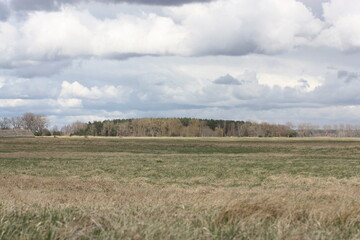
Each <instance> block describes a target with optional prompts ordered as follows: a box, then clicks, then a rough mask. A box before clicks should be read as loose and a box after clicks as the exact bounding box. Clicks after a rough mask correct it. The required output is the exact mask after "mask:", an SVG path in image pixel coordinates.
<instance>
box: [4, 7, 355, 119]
mask: <svg viewBox="0 0 360 240" xmlns="http://www.w3.org/2000/svg"><path fill="white" fill-rule="evenodd" d="M24 112H33V113H39V114H45V115H47V116H48V117H49V118H50V120H51V123H52V125H58V126H62V125H63V124H67V123H70V122H73V121H75V120H80V121H93V120H103V119H113V118H138V117H198V118H215V119H233V120H253V121H268V122H274V123H286V122H288V121H291V122H293V123H295V124H298V123H306V122H311V123H314V124H320V125H322V124H335V123H351V124H358V123H359V124H360V1H359V0H256V1H254V0H128V1H127V0H101V1H100V0H0V117H11V116H18V115H21V114H23V113H24Z"/></svg>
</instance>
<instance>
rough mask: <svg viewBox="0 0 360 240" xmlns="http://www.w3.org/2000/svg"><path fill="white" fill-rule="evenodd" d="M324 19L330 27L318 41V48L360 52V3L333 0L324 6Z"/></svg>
mask: <svg viewBox="0 0 360 240" xmlns="http://www.w3.org/2000/svg"><path fill="white" fill-rule="evenodd" d="M323 7H324V19H325V22H326V23H327V24H328V25H329V27H328V28H327V29H325V30H324V31H322V32H321V34H320V35H319V36H318V38H317V40H316V44H317V45H318V46H324V45H325V46H330V47H334V48H337V49H340V50H342V51H347V52H349V51H359V50H360V29H359V27H358V25H359V22H360V2H359V1H357V0H331V1H330V2H328V3H324V4H323Z"/></svg>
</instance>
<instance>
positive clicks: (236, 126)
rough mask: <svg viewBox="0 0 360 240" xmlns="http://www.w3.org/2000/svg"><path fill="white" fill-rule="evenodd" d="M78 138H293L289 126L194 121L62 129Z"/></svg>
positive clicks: (108, 123)
mask: <svg viewBox="0 0 360 240" xmlns="http://www.w3.org/2000/svg"><path fill="white" fill-rule="evenodd" d="M63 131H64V132H66V133H67V134H72V135H80V136H86V135H89V136H138V137H141V136H146V137H231V136H232V137H296V136H297V133H296V131H294V130H292V129H291V128H290V127H289V126H285V125H277V124H269V123H255V122H244V121H225V120H213V119H210V120H209V119H194V118H141V119H116V120H106V121H103V122H100V121H95V122H89V123H87V124H84V123H80V122H78V123H73V124H70V125H68V126H65V127H64V128H63Z"/></svg>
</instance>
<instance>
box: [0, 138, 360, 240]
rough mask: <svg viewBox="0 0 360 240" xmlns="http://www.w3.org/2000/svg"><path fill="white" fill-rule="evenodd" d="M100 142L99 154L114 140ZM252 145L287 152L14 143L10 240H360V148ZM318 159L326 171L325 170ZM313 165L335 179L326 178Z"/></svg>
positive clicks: (0, 184) (5, 184)
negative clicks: (156, 150) (93, 148)
mask: <svg viewBox="0 0 360 240" xmlns="http://www.w3.org/2000/svg"><path fill="white" fill-rule="evenodd" d="M52 139H53V138H52ZM36 140H37V141H39V142H38V143H39V144H43V143H49V142H48V141H51V139H49V138H41V139H40V140H39V139H36ZM53 140H54V141H59V139H58V138H57V139H53ZM65 140H66V141H68V140H67V139H65ZM27 141H28V140H26V143H27ZM60 141H62V139H61V140H60ZM97 141H100V142H94V143H91V144H94V146H97V147H98V149H102V146H104V147H108V146H107V145H106V144H114V143H111V142H109V143H107V142H106V141H109V140H108V139H101V140H97ZM146 141H147V140H146ZM149 141H153V140H149ZM192 141H193V140H192ZM242 141H243V140H242ZM251 141H254V144H255V145H253V144H252V143H251V142H244V143H241V144H240V145H241V146H247V147H249V146H250V147H254V146H256V147H260V148H270V149H271V148H278V149H279V150H278V151H273V152H268V153H264V152H258V153H256V152H255V153H254V152H251V153H238V154H236V153H232V152H229V153H224V152H225V151H223V152H215V153H211V154H207V153H200V154H196V153H187V154H182V153H179V152H173V153H171V152H170V153H169V152H167V150H166V149H165V150H161V151H164V152H160V154H154V153H151V152H145V151H144V152H137V153H131V152H127V151H124V152H106V151H105V152H90V151H74V150H73V148H72V147H73V145H72V142H71V141H70V144H69V145H66V144H65V143H64V142H59V144H58V145H57V146H55V145H53V146H49V148H51V149H53V151H49V150H48V149H44V150H43V151H40V152H35V151H31V150H26V151H22V150H16V149H31V146H28V145H26V144H25V146H23V145H21V144H23V142H21V144H19V146H16V145H11V147H12V148H13V149H15V150H13V151H10V152H6V151H4V152H0V164H2V169H0V239H1V240H2V239H276V240H277V239H279V240H280V239H290V240H302V239H339V240H340V239H360V176H359V174H357V173H358V172H357V170H356V169H357V166H358V165H357V164H356V163H357V159H358V156H359V152H358V150H357V149H360V148H359V143H357V142H354V143H349V144H338V143H331V142H318V143H315V144H308V143H301V144H297V143H295V142H285V144H282V143H281V144H277V143H276V142H273V141H265V142H259V141H257V140H251ZM274 141H275V140H274ZM283 141H284V140H281V142H283ZM7 143H8V142H5V143H3V144H7ZM30 143H31V142H30ZM80 144H81V145H79V146H78V149H79V150H81V148H82V147H83V146H86V142H80ZM115 144H116V141H115ZM151 144H154V146H155V147H159V146H157V145H156V144H161V143H154V142H151ZM151 144H150V143H145V145H146V146H145V147H147V148H151V147H152V145H151ZM175 144H177V142H174V145H175ZM191 144H193V142H191ZM208 144H210V143H209V142H201V143H199V145H200V146H203V145H208ZM234 144H237V142H236V141H235V142H233V140H231V141H230V142H229V143H228V142H226V141H224V140H221V142H215V143H214V146H216V147H219V146H222V147H224V148H226V147H234ZM199 145H196V146H199ZM293 145H294V146H293ZM64 146H65V147H66V148H65V147H64ZM36 147H38V146H36ZM116 147H118V146H113V148H116ZM121 147H123V146H121ZM180 147H181V145H180ZM69 149H71V151H70V150H69ZM159 149H160V148H159ZM322 149H325V150H331V151H323V152H319V150H322ZM1 150H7V149H5V147H4V148H1V141H0V151H1ZM45 150H46V151H45ZM220 150H221V149H220ZM220 150H219V151H220ZM146 151H148V150H147V149H146ZM221 151H222V150H221ZM344 151H345V152H346V151H349V154H347V155H346V154H345V155H344V153H343V152H344ZM359 151H360V150H359ZM341 156H342V157H343V158H342V157H341ZM318 157H319V159H325V160H326V166H324V165H322V164H320V165H319V166H318V165H316V161H317V158H318ZM309 161H310V162H309ZM284 163H286V164H284ZM181 164H182V165H181ZM230 164H233V165H232V166H234V167H236V169H237V170H233V169H231V168H230V167H229V165H230ZM237 164H239V165H237ZM269 164H270V165H269ZM282 164H283V165H282ZM292 164H294V165H292ZM347 165H349V166H347ZM184 166H185V167H184ZM228 167H229V168H228ZM280 167H282V168H283V170H281V171H279V170H278V168H280ZM313 167H329V168H328V169H329V170H332V171H333V175H332V174H325V173H324V174H323V175H321V174H319V176H316V175H314V174H312V172H313V169H312V168H313ZM178 168H181V171H180V173H179V170H178ZM191 168H198V169H195V170H194V171H189V170H192V169H191ZM244 169H245V170H248V171H244ZM349 169H352V171H353V172H352V173H351V174H350V173H349V176H348V177H341V176H343V175H345V173H346V171H349ZM220 170H222V171H223V172H221V171H220ZM182 171H189V172H184V173H182ZM319 171H325V170H324V168H319ZM164 172H168V173H169V174H168V175H166V176H165V177H157V174H160V173H161V174H163V173H164ZM315 172H316V171H315ZM344 172H345V173H344ZM218 173H222V174H223V175H219V177H218V178H216V175H217V174H218ZM181 174H183V175H181ZM346 176H347V175H346ZM234 183H235V184H234Z"/></svg>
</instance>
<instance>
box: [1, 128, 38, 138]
mask: <svg viewBox="0 0 360 240" xmlns="http://www.w3.org/2000/svg"><path fill="white" fill-rule="evenodd" d="M33 137H35V135H34V134H33V133H32V132H31V131H30V130H23V129H8V130H0V138H33Z"/></svg>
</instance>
